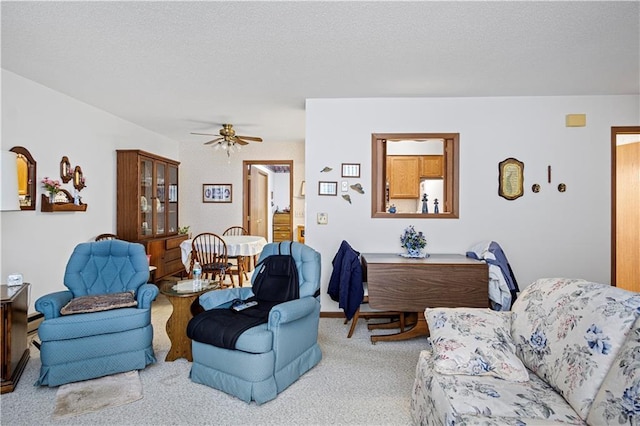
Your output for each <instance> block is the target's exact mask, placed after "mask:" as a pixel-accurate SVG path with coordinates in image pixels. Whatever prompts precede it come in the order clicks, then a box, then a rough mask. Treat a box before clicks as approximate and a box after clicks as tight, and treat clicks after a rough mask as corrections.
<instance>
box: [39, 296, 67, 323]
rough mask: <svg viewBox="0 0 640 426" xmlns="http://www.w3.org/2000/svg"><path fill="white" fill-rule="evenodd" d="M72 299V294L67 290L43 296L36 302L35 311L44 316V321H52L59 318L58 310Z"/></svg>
mask: <svg viewBox="0 0 640 426" xmlns="http://www.w3.org/2000/svg"><path fill="white" fill-rule="evenodd" d="M71 299H73V294H72V293H71V292H70V291H69V290H64V291H57V292H55V293H49V294H45V295H44V296H41V297H40V298H38V300H36V304H35V308H36V311H38V312H41V313H42V314H43V315H44V319H45V320H48V319H52V318H57V317H59V316H60V309H62V307H63V306H64V305H66V304H67V303H69V301H70V300H71Z"/></svg>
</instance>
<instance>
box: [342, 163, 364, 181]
mask: <svg viewBox="0 0 640 426" xmlns="http://www.w3.org/2000/svg"><path fill="white" fill-rule="evenodd" d="M342 177H356V178H359V177H360V163H342Z"/></svg>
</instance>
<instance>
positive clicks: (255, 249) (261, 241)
mask: <svg viewBox="0 0 640 426" xmlns="http://www.w3.org/2000/svg"><path fill="white" fill-rule="evenodd" d="M222 239H223V240H224V242H225V244H226V245H227V256H229V257H236V256H237V257H238V282H239V284H240V287H242V283H243V281H244V280H243V276H244V263H245V262H244V259H245V258H251V257H253V256H256V255H259V254H260V253H262V249H263V247H264V246H265V245H267V240H266V239H265V238H264V237H261V236H257V235H225V236H224V237H222ZM192 241H193V240H191V239H189V240H184V241H183V242H182V243H180V252H181V259H182V264H183V265H184V268H185V270H186V271H187V272H189V271H191V243H192Z"/></svg>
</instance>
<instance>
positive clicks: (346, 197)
mask: <svg viewBox="0 0 640 426" xmlns="http://www.w3.org/2000/svg"><path fill="white" fill-rule="evenodd" d="M342 198H344V199H345V201H348V202H349V204H351V196H350V195H349V194H344V195H343V196H342Z"/></svg>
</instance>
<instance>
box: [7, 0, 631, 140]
mask: <svg viewBox="0 0 640 426" xmlns="http://www.w3.org/2000/svg"><path fill="white" fill-rule="evenodd" d="M1 6H2V68H4V69H6V70H9V71H11V72H14V73H16V74H18V75H21V76H23V77H26V78H28V79H31V80H34V81H36V82H39V83H41V84H43V85H45V86H47V87H50V88H52V89H55V90H57V91H59V92H62V93H65V94H67V95H69V96H72V97H74V98H76V99H79V100H81V101H84V102H86V103H88V104H91V105H94V106H96V107H98V108H100V109H103V110H105V111H108V112H110V113H112V114H114V115H116V116H119V117H122V118H123V119H125V120H128V121H131V122H133V123H137V124H139V125H140V126H143V127H145V128H147V129H150V130H152V131H154V132H157V133H159V134H163V135H166V136H167V137H169V138H171V139H174V140H176V141H185V142H188V143H202V142H205V141H206V140H208V138H207V137H206V136H193V135H190V134H189V132H192V131H195V132H203V131H204V132H208V131H212V132H213V133H217V131H218V129H219V125H220V124H222V123H225V122H231V123H233V124H234V125H235V128H236V130H237V132H238V133H239V134H242V135H249V136H261V137H263V138H264V140H265V143H268V142H269V141H279V142H285V141H303V140H304V135H305V133H304V125H305V119H304V108H305V99H307V98H351V97H443V96H529V95H545V96H546V95H605V94H606V95H610V94H635V95H638V94H639V93H640V2H638V1H628V2H611V1H604V2H550V1H542V2H504V1H502V2H480V1H472V2H456V1H452V2H444V1H429V2H222V1H220V2H204V1H203V2H171V1H169V2H148V1H141V2H93V1H86V2H48V1H47V2H8V1H2V5H1Z"/></svg>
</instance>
